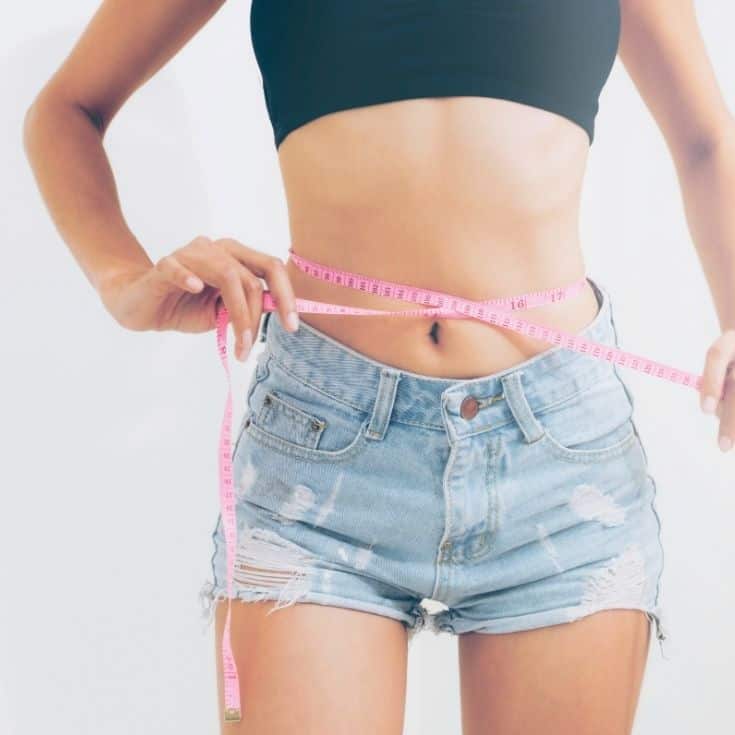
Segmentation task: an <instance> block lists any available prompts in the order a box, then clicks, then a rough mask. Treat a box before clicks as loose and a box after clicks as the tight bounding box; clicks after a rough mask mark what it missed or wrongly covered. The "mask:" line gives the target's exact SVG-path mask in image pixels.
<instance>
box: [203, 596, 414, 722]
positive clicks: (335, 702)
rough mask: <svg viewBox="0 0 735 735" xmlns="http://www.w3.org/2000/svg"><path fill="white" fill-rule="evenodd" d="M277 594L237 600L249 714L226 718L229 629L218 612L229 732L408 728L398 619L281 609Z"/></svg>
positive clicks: (234, 618) (221, 609)
mask: <svg viewBox="0 0 735 735" xmlns="http://www.w3.org/2000/svg"><path fill="white" fill-rule="evenodd" d="M273 605H274V602H272V601H257V602H242V601H241V600H233V601H232V615H231V620H230V626H231V639H232V649H233V654H234V656H235V662H236V665H237V669H238V673H239V678H240V696H241V700H242V719H241V720H240V721H239V722H227V723H224V721H223V714H222V713H223V710H224V696H223V691H222V668H221V667H222V657H221V655H220V650H221V644H222V633H223V630H224V623H225V616H226V613H227V604H226V602H221V603H220V604H218V605H217V609H216V612H215V625H216V628H215V630H216V635H215V642H216V646H215V654H216V659H217V681H218V706H219V718H220V732H221V733H222V734H223V735H237V734H238V733H243V734H244V733H247V735H266V734H267V735H297V734H298V735H317V734H318V735H337V734H338V733H339V734H340V735H341V734H342V733H345V732H349V733H350V734H351V735H401V732H402V730H403V720H404V709H405V707H404V705H405V695H406V667H407V638H406V636H407V632H406V628H405V626H404V625H403V624H402V623H401V622H400V621H398V620H393V619H391V618H388V617H386V616H382V615H379V614H375V613H369V612H363V611H360V610H353V609H349V608H341V607H336V606H330V605H322V604H317V603H306V602H298V603H295V604H292V605H289V606H287V607H282V608H279V609H277V610H274V611H273V612H272V614H270V615H268V614H267V613H268V611H269V610H270V609H271V608H272V607H273Z"/></svg>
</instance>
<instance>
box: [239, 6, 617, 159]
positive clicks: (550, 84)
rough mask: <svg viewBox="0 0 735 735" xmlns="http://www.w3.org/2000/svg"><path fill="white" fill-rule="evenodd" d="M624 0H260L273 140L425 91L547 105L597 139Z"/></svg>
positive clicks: (260, 43)
mask: <svg viewBox="0 0 735 735" xmlns="http://www.w3.org/2000/svg"><path fill="white" fill-rule="evenodd" d="M619 33H620V6H619V0H252V5H251V8H250V34H251V39H252V43H253V50H254V52H255V56H256V60H257V62H258V66H259V68H260V71H261V75H262V79H263V91H264V93H265V102H266V107H267V109H268V114H269V116H270V120H271V123H272V125H273V133H274V138H275V144H276V147H278V146H280V144H281V142H282V141H283V139H284V138H285V137H286V136H287V135H288V134H289V133H290V132H291V131H292V130H295V129H296V128H298V127H300V126H301V125H304V124H306V123H307V122H309V121H310V120H314V119H315V118H317V117H320V116H322V115H325V114H328V113H330V112H336V111H337V110H345V109H348V108H352V107H363V106H366V105H370V104H377V103H381V102H390V101H394V100H401V99H408V98H418V97H446V96H480V97H495V98H501V99H508V100H514V101H516V102H521V103H524V104H528V105H531V106H534V107H539V108H543V109H546V110H550V111H552V112H555V113H557V114H559V115H563V116H564V117H567V118H569V119H570V120H572V121H573V122H575V123H577V124H578V125H580V126H581V127H582V128H584V130H585V131H586V132H587V135H588V136H589V142H590V145H591V144H592V141H593V139H594V124H595V117H596V115H597V111H598V98H599V95H600V92H601V90H602V87H603V85H604V84H605V82H606V80H607V78H608V75H609V74H610V71H611V69H612V65H613V62H614V61H615V56H616V54H617V50H618V40H619Z"/></svg>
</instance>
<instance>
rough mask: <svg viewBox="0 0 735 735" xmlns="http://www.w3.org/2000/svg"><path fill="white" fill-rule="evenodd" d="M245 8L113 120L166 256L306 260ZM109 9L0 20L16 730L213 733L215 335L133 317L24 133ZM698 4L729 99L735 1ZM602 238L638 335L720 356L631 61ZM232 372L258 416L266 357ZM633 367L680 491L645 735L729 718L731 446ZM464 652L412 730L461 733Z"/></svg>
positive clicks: (659, 452) (617, 75)
mask: <svg viewBox="0 0 735 735" xmlns="http://www.w3.org/2000/svg"><path fill="white" fill-rule="evenodd" d="M249 6H250V4H249V2H245V0H241V1H240V2H234V1H233V2H229V3H227V4H226V5H225V6H224V7H223V8H222V9H221V10H220V11H219V12H218V14H217V15H216V16H215V17H214V18H213V19H212V20H211V21H210V23H208V24H207V26H206V27H205V28H204V29H203V30H202V31H201V32H200V33H199V34H198V35H197V36H195V37H194V39H193V40H192V41H191V42H190V43H189V44H188V45H187V46H186V48H184V49H183V50H182V51H181V52H180V53H179V54H178V55H177V56H176V57H175V58H174V59H173V60H172V61H171V62H170V63H169V64H168V65H167V66H166V67H165V68H164V69H163V70H162V71H161V72H159V74H157V75H156V76H155V77H154V78H153V79H152V80H150V81H149V82H148V83H147V84H146V85H145V86H144V87H143V88H141V89H140V90H139V91H138V92H137V93H136V94H135V95H134V96H133V97H132V98H131V99H130V100H129V101H128V103H127V104H126V106H125V107H124V108H123V110H122V111H121V112H120V114H119V115H118V117H117V118H116V119H115V121H114V122H113V124H112V127H111V128H110V130H109V132H108V135H107V138H106V148H107V151H108V153H109V155H110V158H111V161H112V165H113V168H114V171H115V174H116V178H117V184H118V187H119V191H120V196H121V200H122V204H123V210H124V213H125V216H126V218H127V220H128V222H129V224H130V226H131V228H132V229H133V231H134V232H135V233H136V235H137V237H138V238H139V239H140V240H141V242H142V243H143V244H144V246H145V247H146V249H147V250H148V252H149V254H150V256H151V258H153V259H154V260H155V259H157V258H158V257H160V256H162V255H163V254H165V253H167V252H169V251H171V250H173V249H174V248H176V247H179V246H181V245H183V244H184V243H185V242H188V241H189V240H190V239H191V238H193V237H194V236H195V235H197V234H200V233H204V234H208V235H210V236H212V237H220V236H224V235H229V236H232V237H235V238H238V239H240V240H241V241H243V242H246V243H248V244H250V245H252V246H253V247H256V248H258V249H262V250H265V251H269V252H272V253H275V254H279V255H281V256H282V257H284V258H285V256H286V249H287V247H288V229H287V216H286V215H287V213H286V208H285V200H284V196H283V191H282V187H281V180H280V174H279V171H278V166H277V159H276V152H275V148H274V146H273V144H272V137H271V129H270V126H269V122H268V119H267V115H266V110H265V104H264V101H263V97H262V91H261V87H260V75H259V72H258V70H257V66H256V63H255V59H254V56H253V53H252V49H251V46H250V37H249V25H248V22H249V18H248V13H249ZM96 7H97V3H96V2H92V0H68V1H67V2H64V3H56V2H51V1H50V0H36V2H26V3H14V4H13V6H12V15H9V14H8V12H7V11H6V12H5V13H4V15H5V17H4V18H3V19H2V21H3V22H2V23H0V49H4V50H5V53H4V56H3V57H2V59H1V60H0V99H2V100H3V103H2V108H3V114H2V115H1V116H0V226H1V227H2V245H3V250H2V258H3V261H2V262H3V266H4V267H3V268H2V274H1V275H0V278H2V281H1V286H2V287H1V288H0V299H2V302H1V303H2V309H1V310H0V313H1V314H2V335H3V339H2V343H1V345H0V350H2V353H1V354H0V360H1V361H2V373H1V375H2V381H1V382H0V386H1V389H2V395H1V396H0V399H1V401H2V402H1V404H0V405H1V406H2V409H1V414H0V415H1V416H2V423H1V424H0V429H1V431H2V437H1V439H2V443H1V444H0V446H1V447H2V450H0V453H1V455H2V462H1V463H0V493H1V495H0V498H1V505H0V590H2V598H1V602H0V732H3V733H13V734H14V735H31V734H35V733H39V732H41V731H47V730H48V731H53V732H54V733H56V735H67V734H68V735H72V734H73V735H88V734H92V733H94V735H118V734H120V735H123V734H124V735H138V734H141V735H143V734H145V735H169V734H170V735H174V733H175V734H176V735H178V734H179V733H183V732H186V733H202V734H209V733H211V734H212V735H214V734H215V733H216V719H215V718H216V707H217V705H216V689H215V687H216V676H215V669H214V664H215V659H214V655H215V651H214V645H213V629H210V630H209V631H208V632H206V633H204V632H203V628H202V623H201V620H200V608H199V601H198V597H197V596H198V591H199V588H200V585H201V583H202V581H203V580H204V579H205V578H206V576H207V575H208V573H209V569H210V556H211V539H210V534H211V531H212V529H213V525H214V521H215V519H216V514H217V512H218V495H217V439H218V432H219V426H220V420H221V416H222V410H223V407H224V398H225V386H226V384H225V377H224V372H223V369H222V366H221V364H220V361H219V358H218V356H217V352H216V344H215V336H214V333H209V334H206V335H199V336H190V335H183V334H178V333H172V332H170V333H133V332H127V331H124V330H123V329H122V328H119V327H118V326H117V325H116V323H115V322H114V320H113V319H112V318H111V317H110V316H109V315H108V314H107V312H106V311H105V310H104V308H103V307H102V305H101V303H100V302H99V300H98V297H97V295H96V293H95V292H94V291H93V289H92V288H91V287H90V286H89V284H88V283H87V281H86V279H85V278H84V276H83V274H82V272H81V270H80V269H79V268H78V267H77V265H76V263H75V261H74V260H73V259H72V256H71V255H70V253H69V252H68V250H67V248H66V246H65V245H64V243H63V241H62V240H61V239H60V237H59V236H58V234H57V233H56V231H55V230H54V228H53V226H52V224H51V221H50V219H49V217H48V215H47V213H46V211H45V210H44V208H43V204H42V201H41V199H40V196H39V194H38V192H37V190H36V188H35V185H34V183H33V180H32V176H31V172H30V169H29V167H28V165H27V162H26V160H25V157H24V155H23V152H22V146H21V123H22V117H23V113H24V112H25V109H26V107H27V105H28V104H29V103H30V101H31V99H32V97H33V95H34V94H35V93H36V92H37V91H38V89H39V88H40V87H41V85H42V84H43V83H44V82H45V81H46V79H47V78H48V77H49V76H50V75H51V74H52V73H53V71H54V69H55V68H56V67H57V66H58V64H59V63H60V62H61V60H62V58H63V57H64V56H65V54H66V53H68V51H69V50H70V48H71V46H72V44H73V42H74V41H75V39H76V38H77V37H78V34H79V33H80V32H81V29H82V28H83V26H84V24H85V23H86V22H87V20H88V19H89V17H90V15H91V14H92V12H93V11H94V10H95V8H96ZM697 9H698V14H699V18H700V23H701V26H702V31H703V34H704V36H705V40H706V43H707V46H708V48H709V52H710V54H711V57H712V60H713V62H714V64H715V67H716V69H717V73H718V77H719V80H720V83H721V85H722V88H723V89H724V90H725V94H726V95H727V99H728V103H729V105H730V107H731V108H732V107H733V104H734V103H735V95H733V91H732V90H734V89H735V50H733V46H732V28H733V25H734V24H735V7H734V6H733V5H732V4H731V3H724V2H721V0H700V1H699V2H697ZM733 206H734V207H735V202H733ZM582 236H583V240H584V242H585V254H586V259H587V265H588V272H589V273H590V274H591V275H592V276H593V277H595V276H596V277H597V278H598V279H599V280H600V281H601V282H602V283H603V284H605V285H606V286H607V287H608V288H609V290H610V291H611V293H612V295H613V300H614V303H615V314H616V321H617V326H618V329H619V334H620V344H621V347H622V348H623V349H627V350H629V351H632V352H637V353H639V354H643V355H646V356H648V357H651V358H653V359H656V360H659V361H662V362H665V363H667V364H670V365H675V366H677V367H680V368H682V369H686V370H691V371H693V372H697V373H701V370H702V368H703V365H704V356H705V351H706V349H707V347H708V346H709V344H710V343H711V342H712V341H713V340H714V339H715V338H716V337H717V335H718V334H719V329H718V323H717V319H716V315H715V310H714V306H713V304H712V300H711V297H710V295H709V292H708V290H707V287H706V282H705V280H704V276H703V274H702V270H701V268H700V265H699V262H698V260H697V256H696V252H695V250H694V247H693V243H692V241H691V238H690V235H689V233H688V230H687V226H686V221H685V219H684V214H683V209H682V205H681V196H680V192H679V188H678V183H677V181H676V178H675V172H674V168H673V164H672V162H671V160H670V158H669V155H668V151H667V149H666V148H665V144H664V141H663V138H662V137H661V135H660V133H659V132H658V130H657V128H656V126H655V124H654V122H653V119H652V118H651V116H650V114H649V113H648V111H647V109H646V108H645V106H644V104H643V103H642V101H641V99H640V97H639V96H638V94H637V92H636V91H635V88H634V87H633V84H632V82H631V81H630V79H629V77H628V76H627V74H626V72H625V70H624V68H623V67H622V65H621V63H620V61H619V60H618V61H616V63H615V67H614V69H613V72H612V75H611V78H610V80H609V82H608V84H607V86H606V88H605V89H604V91H603V94H602V97H601V110H600V115H599V117H598V121H597V131H596V139H595V143H594V145H593V146H592V150H591V156H590V162H589V169H588V174H587V181H586V189H585V200H584V207H583V221H582ZM230 344H231V343H230ZM231 366H232V369H233V370H234V388H235V392H236V402H235V412H236V416H237V415H239V412H240V410H241V408H242V403H241V400H240V397H239V396H240V395H241V393H242V390H243V387H244V386H245V385H246V383H247V381H248V379H249V377H250V371H251V370H252V361H250V362H249V363H248V364H246V365H243V364H242V363H239V362H237V361H235V360H232V359H231ZM621 370H622V372H623V377H624V378H625V379H626V381H627V382H628V385H629V386H631V388H632V390H633V393H634V396H635V414H634V417H635V420H636V423H637V426H638V429H639V432H640V433H641V435H642V438H643V440H644V442H645V446H646V449H647V452H648V456H649V463H650V471H651V473H652V474H653V476H654V477H655V479H656V482H657V487H658V500H657V507H658V509H659V513H660V515H661V519H662V524H663V532H662V533H663V541H664V546H665V553H666V556H665V569H664V578H663V582H662V596H663V597H662V601H663V603H664V605H665V607H666V613H667V616H668V617H667V622H668V628H669V631H668V632H669V635H670V638H669V640H668V641H667V649H666V650H667V656H668V660H664V659H662V658H661V655H660V650H659V648H658V645H657V643H656V642H655V641H654V642H653V643H652V646H651V655H650V659H649V665H648V670H647V674H646V679H645V682H644V689H643V692H642V696H641V701H640V705H639V709H638V717H637V725H636V730H635V733H636V735H641V734H645V735H648V734H649V733H666V734H667V735H685V734H686V735H689V733H691V732H692V731H695V730H696V731H703V732H712V733H721V732H729V731H730V730H731V729H732V728H731V722H732V719H733V714H732V694H733V668H732V661H733V654H735V628H734V627H733V625H732V609H733V606H734V605H735V593H734V591H733V583H732V569H733V565H734V563H735V551H734V550H733V544H734V542H733V535H732V518H733V512H734V511H735V501H734V500H733V494H732V491H733V489H735V483H733V477H734V476H735V454H733V453H730V454H726V455H723V454H722V453H721V452H720V450H719V449H718V448H717V445H716V437H717V422H716V419H714V418H712V417H710V416H705V415H703V414H702V413H700V410H699V406H698V394H697V392H696V391H694V390H692V389H690V388H684V387H682V386H678V385H674V384H673V383H669V382H668V381H663V380H657V379H654V378H651V377H649V376H647V375H644V374H642V373H638V372H636V371H633V370H630V369H621ZM455 646H456V639H452V638H450V637H447V636H443V637H441V638H435V637H434V636H432V635H431V634H430V633H428V632H427V633H424V634H422V635H421V636H420V637H419V638H418V639H417V640H416V641H415V643H414V645H413V646H412V648H411V653H410V668H409V697H408V704H407V713H406V730H405V733H406V735H418V734H419V733H421V735H438V734H439V733H441V734H442V735H444V734H446V733H449V734H454V733H457V734H458V733H459V732H460V729H459V728H460V726H459V689H458V674H457V661H456V653H455Z"/></svg>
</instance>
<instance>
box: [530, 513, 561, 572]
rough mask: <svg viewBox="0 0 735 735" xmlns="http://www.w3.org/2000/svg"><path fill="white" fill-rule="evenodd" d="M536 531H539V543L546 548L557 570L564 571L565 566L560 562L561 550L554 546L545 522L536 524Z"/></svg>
mask: <svg viewBox="0 0 735 735" xmlns="http://www.w3.org/2000/svg"><path fill="white" fill-rule="evenodd" d="M536 531H537V532H538V540H539V543H540V544H541V545H542V546H543V547H544V549H545V550H546V553H547V554H548V555H549V558H550V559H551V561H552V562H553V563H554V566H555V567H556V569H557V571H559V572H562V571H564V567H562V565H561V563H560V562H559V552H558V551H557V550H556V546H554V544H553V542H552V541H551V539H550V538H549V534H548V533H547V532H546V528H545V527H544V525H543V523H537V524H536Z"/></svg>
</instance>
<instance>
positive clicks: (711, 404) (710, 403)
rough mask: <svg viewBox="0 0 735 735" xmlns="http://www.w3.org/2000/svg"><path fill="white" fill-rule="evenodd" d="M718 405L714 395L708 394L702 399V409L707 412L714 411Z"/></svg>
mask: <svg viewBox="0 0 735 735" xmlns="http://www.w3.org/2000/svg"><path fill="white" fill-rule="evenodd" d="M716 406H717V401H716V400H715V399H714V398H713V397H712V396H706V397H705V398H704V399H703V400H702V410H703V411H704V412H705V413H714V412H715V407H716Z"/></svg>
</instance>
